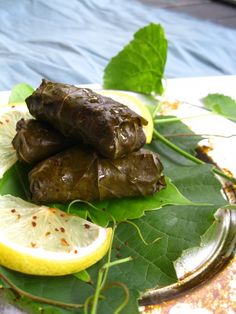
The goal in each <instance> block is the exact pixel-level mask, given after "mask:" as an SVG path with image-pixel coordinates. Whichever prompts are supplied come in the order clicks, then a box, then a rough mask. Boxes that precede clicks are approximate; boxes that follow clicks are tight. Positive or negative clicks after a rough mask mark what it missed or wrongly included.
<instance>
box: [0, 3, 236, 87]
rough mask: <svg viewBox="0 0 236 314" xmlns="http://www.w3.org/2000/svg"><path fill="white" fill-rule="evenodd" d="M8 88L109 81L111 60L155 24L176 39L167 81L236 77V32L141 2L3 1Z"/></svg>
mask: <svg viewBox="0 0 236 314" xmlns="http://www.w3.org/2000/svg"><path fill="white" fill-rule="evenodd" d="M0 21H1V23H0V69H1V75H0V90H7V89H11V88H12V86H13V85H14V84H16V83H19V82H27V83H29V84H31V85H33V86H34V87H36V86H38V85H39V84H40V81H41V79H42V77H44V78H47V79H49V80H53V81H59V82H65V83H69V84H82V83H102V77H103V70H104V67H105V66H106V64H107V63H108V61H109V59H110V58H111V57H112V56H114V55H116V54H117V52H118V51H119V50H121V49H122V47H123V46H124V45H125V44H126V43H127V42H128V41H129V40H130V39H131V38H132V34H133V33H134V32H135V31H136V30H137V29H139V28H140V27H143V26H144V25H147V24H148V23H150V22H154V23H160V24H162V25H163V26H164V28H165V31H166V36H167V39H168V41H169V53H168V60H167V65H166V71H165V76H166V77H167V78H173V77H188V76H207V75H227V74H236V57H235V56H236V30H233V29H228V28H225V27H223V26H219V25H216V24H213V23H210V22H206V21H200V20H196V19H194V18H192V17H189V16H187V15H184V14H179V13H175V12H170V11H168V10H164V9H159V8H157V7H156V6H150V5H145V4H143V3H140V2H138V0H129V1H127V0H99V1H97V0H70V1H64V0H53V1H47V0H37V1H35V0H21V1H18V0H11V1H5V0H0Z"/></svg>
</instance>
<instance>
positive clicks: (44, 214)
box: [0, 195, 112, 276]
mask: <svg viewBox="0 0 236 314" xmlns="http://www.w3.org/2000/svg"><path fill="white" fill-rule="evenodd" d="M111 237H112V230H111V228H102V227H100V226H97V225H95V224H93V223H91V222H88V221H87V220H84V219H82V218H80V217H79V216H76V215H70V214H67V213H65V212H63V211H61V210H59V209H56V208H49V207H46V206H37V205H34V204H31V203H29V202H26V201H24V200H22V199H20V198H17V197H14V196H12V195H4V196H2V195H0V264H1V265H3V266H5V267H7V268H10V269H13V270H16V271H19V272H22V273H26V274H33V275H44V276H60V275H67V274H72V273H75V272H79V271H81V270H83V269H86V268H87V267H89V266H91V265H93V264H95V263H96V262H97V261H98V260H100V259H101V258H102V257H103V256H104V255H105V254H106V252H107V250H108V248H109V247H110V244H111Z"/></svg>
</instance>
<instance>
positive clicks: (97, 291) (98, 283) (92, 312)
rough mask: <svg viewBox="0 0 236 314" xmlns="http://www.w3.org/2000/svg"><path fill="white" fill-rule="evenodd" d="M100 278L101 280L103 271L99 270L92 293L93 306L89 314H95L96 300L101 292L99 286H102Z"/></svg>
mask: <svg viewBox="0 0 236 314" xmlns="http://www.w3.org/2000/svg"><path fill="white" fill-rule="evenodd" d="M102 278H103V269H102V270H101V269H100V270H99V272H98V280H97V285H96V290H95V293H94V298H93V306H92V310H91V314H96V313H97V306H98V299H99V295H100V291H101V288H100V287H101V284H102Z"/></svg>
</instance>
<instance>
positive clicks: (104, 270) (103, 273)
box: [91, 221, 116, 314]
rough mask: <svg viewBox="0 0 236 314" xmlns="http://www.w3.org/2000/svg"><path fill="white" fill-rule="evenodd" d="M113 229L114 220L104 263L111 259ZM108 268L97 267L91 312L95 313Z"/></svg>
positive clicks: (108, 262)
mask: <svg viewBox="0 0 236 314" xmlns="http://www.w3.org/2000/svg"><path fill="white" fill-rule="evenodd" d="M115 229H116V225H115V221H114V227H113V230H112V237H111V245H110V248H109V251H108V257H107V263H106V264H105V265H109V264H110V261H111V249H112V243H113V239H114V233H115ZM108 270H109V266H108V267H106V268H103V267H102V268H101V269H99V272H98V279H97V284H96V289H95V293H94V298H93V305H92V309H91V314H96V313H97V306H98V300H99V295H100V291H101V290H102V289H103V287H104V285H105V282H106V279H107V275H108Z"/></svg>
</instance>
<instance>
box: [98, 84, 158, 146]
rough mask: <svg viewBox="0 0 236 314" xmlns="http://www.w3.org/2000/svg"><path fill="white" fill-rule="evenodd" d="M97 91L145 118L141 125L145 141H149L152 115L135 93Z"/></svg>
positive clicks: (151, 130)
mask: <svg viewBox="0 0 236 314" xmlns="http://www.w3.org/2000/svg"><path fill="white" fill-rule="evenodd" d="M96 92H97V93H99V94H101V95H103V96H107V97H110V98H112V99H114V100H116V101H118V102H120V103H121V104H123V105H126V106H127V107H129V108H130V109H131V110H133V111H134V112H136V113H137V114H139V115H140V116H141V117H143V118H144V119H145V120H147V122H148V124H147V125H144V126H143V131H144V133H145V135H146V143H147V144H148V143H151V141H152V134H153V120H152V116H151V114H150V112H149V110H148V108H147V107H146V106H145V104H144V103H143V102H142V101H141V100H140V99H139V98H138V96H136V95H135V94H131V93H129V92H123V91H115V90H98V91H96Z"/></svg>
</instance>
